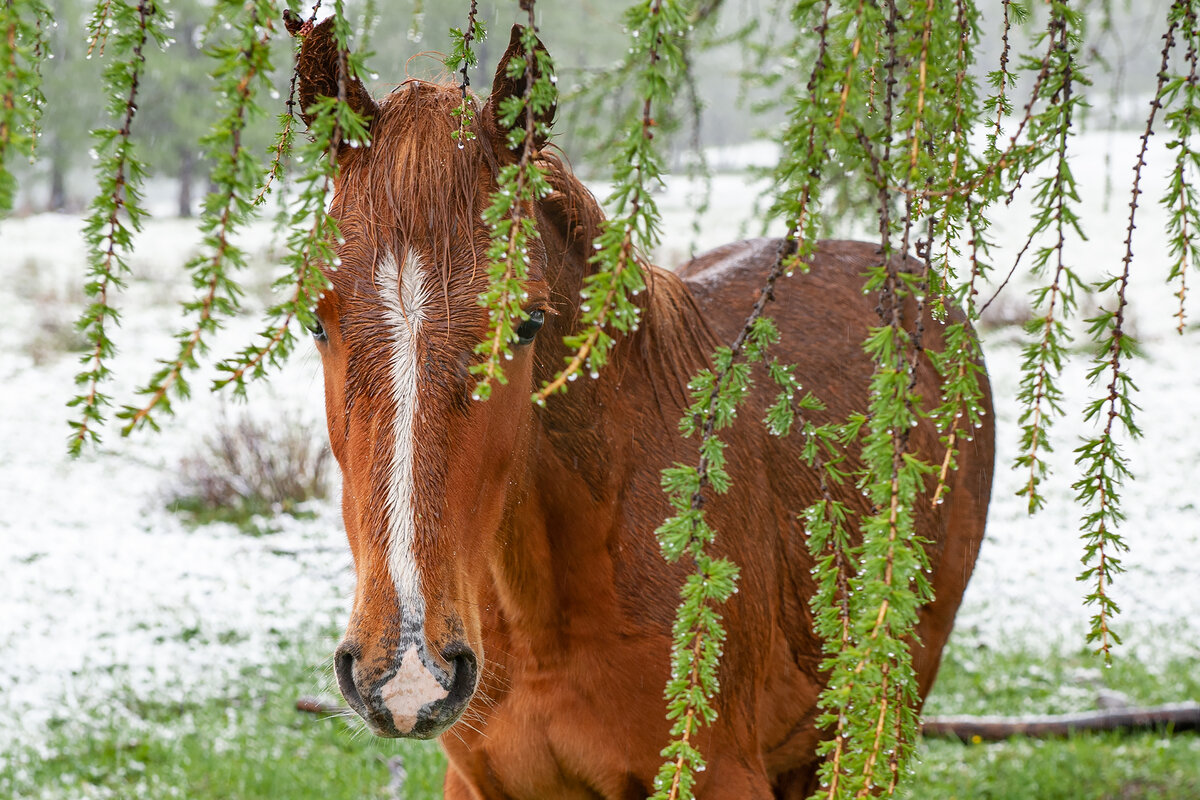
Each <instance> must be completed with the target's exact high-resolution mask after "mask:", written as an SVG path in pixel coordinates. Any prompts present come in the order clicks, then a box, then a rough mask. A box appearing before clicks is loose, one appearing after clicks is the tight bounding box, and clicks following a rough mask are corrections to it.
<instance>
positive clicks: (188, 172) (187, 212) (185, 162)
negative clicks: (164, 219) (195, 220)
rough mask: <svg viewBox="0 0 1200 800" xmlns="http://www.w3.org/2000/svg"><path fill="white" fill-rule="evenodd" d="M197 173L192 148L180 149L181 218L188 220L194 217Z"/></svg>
mask: <svg viewBox="0 0 1200 800" xmlns="http://www.w3.org/2000/svg"><path fill="white" fill-rule="evenodd" d="M195 171H196V164H195V159H194V158H193V157H192V150H191V148H190V147H186V146H184V147H180V148H179V216H180V217H181V218H184V219H186V218H187V217H190V216H191V215H192V177H193V174H194V173H195Z"/></svg>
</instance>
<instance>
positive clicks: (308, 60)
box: [283, 10, 379, 125]
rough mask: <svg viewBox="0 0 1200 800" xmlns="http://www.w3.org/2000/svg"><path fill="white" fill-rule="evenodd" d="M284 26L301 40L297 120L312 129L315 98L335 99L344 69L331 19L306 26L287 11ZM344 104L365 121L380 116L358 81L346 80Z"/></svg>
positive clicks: (372, 99) (347, 76) (367, 93)
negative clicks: (298, 113) (301, 120)
mask: <svg viewBox="0 0 1200 800" xmlns="http://www.w3.org/2000/svg"><path fill="white" fill-rule="evenodd" d="M283 24H284V25H285V26H286V27H287V29H288V33H290V34H291V35H292V36H299V37H300V56H299V58H298V59H297V61H296V73H297V74H298V75H299V78H300V80H299V89H300V116H301V117H303V118H304V124H305V125H311V124H312V121H313V115H312V114H311V113H310V112H309V109H311V108H312V105H313V103H314V102H316V99H317V98H318V97H337V96H338V73H339V72H340V71H342V70H344V69H345V66H344V65H343V64H341V63H340V62H341V58H340V55H341V54H339V53H338V46H337V40H336V39H335V38H334V36H333V18H332V17H330V18H329V19H327V20H325V21H324V22H322V23H321V24H320V25H316V26H314V25H313V24H312V23H309V22H305V21H304V20H302V19H301V18H300V16H299V15H297V14H293V13H292V12H291V11H290V10H284V12H283ZM345 90H346V102H348V103H349V104H350V108H352V109H354V111H355V112H356V113H358V114H359V115H360V116H362V117H363V118H365V119H366V120H367V124H368V125H370V124H371V120H373V119H374V118H375V117H377V116H378V115H379V106H378V105H376V104H375V99H374V98H372V97H371V93H370V92H368V91H367V87H365V86H363V84H362V81H360V80H359V79H358V78H353V77H350V76H349V75H346V76H345Z"/></svg>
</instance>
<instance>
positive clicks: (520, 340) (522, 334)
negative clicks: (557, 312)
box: [517, 308, 546, 344]
mask: <svg viewBox="0 0 1200 800" xmlns="http://www.w3.org/2000/svg"><path fill="white" fill-rule="evenodd" d="M545 322H546V312H544V311H542V310H541V309H540V308H539V309H538V310H537V311H530V312H529V319H527V320H525V321H524V322H522V323H521V324H520V325H518V326H517V344H529V343H530V342H532V341H533V337H534V336H537V332H538V331H540V330H541V329H542V325H544V324H545Z"/></svg>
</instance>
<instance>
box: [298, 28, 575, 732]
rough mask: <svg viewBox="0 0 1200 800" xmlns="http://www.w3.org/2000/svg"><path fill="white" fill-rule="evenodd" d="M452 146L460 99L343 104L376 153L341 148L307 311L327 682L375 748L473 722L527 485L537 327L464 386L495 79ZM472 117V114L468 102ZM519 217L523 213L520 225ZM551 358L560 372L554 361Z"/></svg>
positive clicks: (356, 91) (314, 85) (531, 290)
mask: <svg viewBox="0 0 1200 800" xmlns="http://www.w3.org/2000/svg"><path fill="white" fill-rule="evenodd" d="M514 46H515V47H519V44H517V40H516V38H515V37H514V45H513V46H510V49H509V52H508V53H506V54H505V57H504V59H503V60H502V62H501V65H500V67H499V69H498V71H497V79H496V83H495V86H494V91H493V94H492V97H491V98H490V99H489V101H488V103H487V104H486V105H484V107H483V108H481V109H479V110H478V113H477V114H476V117H477V119H476V122H475V129H476V132H477V138H476V139H474V140H471V141H464V142H463V143H462V146H461V147H460V146H459V145H458V144H457V143H456V142H455V140H454V138H453V137H452V136H451V133H452V131H454V130H455V129H456V128H457V126H458V120H457V118H456V117H455V116H454V115H452V114H451V112H452V111H453V110H454V109H455V108H457V107H458V106H459V103H460V99H461V95H460V92H459V89H458V87H457V86H439V85H433V84H428V83H423V82H418V81H410V82H407V83H405V84H402V85H401V86H399V87H398V88H397V89H396V90H395V91H393V92H392V93H391V94H390V95H389V96H388V97H387V98H385V99H384V100H382V101H381V102H380V103H379V104H376V103H375V102H374V101H373V100H371V98H370V95H369V94H367V93H366V91H365V90H364V89H363V88H362V87H361V85H360V84H357V82H352V83H353V85H349V86H343V91H344V92H345V96H346V97H348V98H349V99H350V101H351V102H352V103H355V104H356V106H357V107H358V110H359V111H361V112H363V113H364V114H366V115H367V116H369V117H370V118H371V121H370V130H371V135H372V140H373V142H372V144H371V146H370V147H361V148H352V147H343V148H342V149H341V151H340V152H339V153H338V155H337V157H338V159H339V161H340V164H341V174H340V177H339V178H338V181H337V184H336V189H335V196H334V200H333V206H332V213H333V215H334V217H336V218H337V219H338V221H339V224H340V228H341V233H342V237H343V239H344V241H343V242H342V243H341V244H339V246H338V248H337V253H338V258H339V260H340V263H337V264H335V265H329V266H328V267H327V268H326V275H327V277H328V278H329V281H330V283H331V286H330V288H329V289H328V290H327V291H326V292H325V294H324V295H323V296H322V298H321V300H320V302H319V304H318V306H317V316H318V318H319V321H320V329H319V330H317V331H316V332H315V335H316V339H317V347H318V349H319V351H320V353H321V359H322V364H323V368H324V374H325V404H326V414H327V417H328V423H329V438H330V443H331V445H332V449H333V452H334V455H335V456H336V457H337V460H338V463H339V464H340V465H341V469H342V475H343V482H344V488H343V497H342V509H343V516H344V519H345V526H346V533H347V536H348V538H349V541H350V548H351V551H352V553H353V557H354V568H355V573H356V587H355V592H354V605H353V611H352V614H351V617H350V621H349V625H348V627H347V631H346V636H345V639H344V640H343V642H342V643H341V645H340V646H339V647H338V649H337V653H336V656H335V669H336V673H337V679H338V683H339V685H340V687H341V690H342V693H343V694H344V696H345V698H346V700H347V701H348V702H349V704H350V705H351V706H352V707H353V708H354V710H355V711H357V712H358V713H359V714H360V715H361V716H362V717H363V718H364V719H365V720H366V721H367V724H368V725H369V726H370V728H371V730H373V731H374V732H375V733H376V734H379V735H383V736H413V737H422V738H429V737H432V736H436V735H438V734H440V733H442V732H443V731H445V730H446V729H447V728H449V727H450V726H451V725H453V724H454V723H455V722H456V721H457V720H458V719H459V717H460V716H461V715H462V713H463V711H464V710H465V709H466V707H467V705H468V703H469V702H470V700H471V698H472V696H473V694H474V693H475V691H476V688H477V684H478V682H479V677H480V674H481V669H482V659H483V657H484V654H483V652H482V632H481V629H482V624H483V623H482V621H481V614H482V609H481V608H479V597H480V591H479V589H480V587H482V586H485V585H487V584H486V581H487V579H488V574H489V563H490V561H491V559H492V558H493V557H494V554H495V552H496V550H497V541H496V540H497V539H498V538H499V537H498V532H499V531H500V530H501V527H502V522H503V520H504V517H505V515H506V513H509V512H510V511H511V508H510V506H511V503H512V498H513V497H514V496H516V495H517V494H518V493H519V492H520V489H521V485H522V483H523V482H526V481H528V480H529V470H528V468H527V465H526V464H525V463H524V460H523V459H524V455H525V454H526V453H527V451H528V443H529V438H530V436H531V431H532V428H533V424H532V422H533V409H532V404H531V403H530V401H529V397H530V393H531V389H532V387H533V382H534V376H533V369H534V355H533V354H534V351H535V349H536V347H537V343H538V341H542V340H544V339H546V338H547V335H550V334H551V333H552V332H551V328H552V326H551V325H547V326H546V328H547V330H546V331H545V332H544V334H543V336H542V337H538V329H539V327H540V320H541V318H542V314H541V313H534V314H533V316H532V319H530V320H528V321H525V322H524V323H523V324H521V325H520V327H519V329H518V334H519V336H520V340H519V342H515V343H514V345H513V358H512V360H511V361H507V362H506V363H505V364H504V367H505V371H506V374H507V377H508V383H507V384H504V385H496V386H495V388H494V390H493V393H492V396H491V398H490V399H489V400H488V401H487V402H478V401H475V400H473V399H472V392H473V389H474V387H475V382H476V379H475V377H474V376H472V375H471V374H469V372H468V369H469V367H470V366H471V365H472V363H475V360H476V358H477V357H476V356H475V355H474V350H475V347H476V346H477V345H478V344H479V343H480V342H481V341H482V340H483V339H484V338H485V336H486V335H487V331H488V312H487V310H486V309H484V308H482V307H480V306H479V304H478V302H477V298H478V296H479V294H480V292H481V291H483V290H484V289H485V288H486V286H487V272H486V264H487V257H486V250H487V247H488V244H489V240H488V230H487V228H486V227H485V226H484V224H483V222H482V220H481V217H480V215H481V212H483V210H484V209H485V208H486V207H487V205H488V203H489V195H490V194H491V192H492V191H493V190H494V189H495V188H496V175H497V171H498V169H499V168H500V167H501V166H502V165H503V164H505V163H511V161H512V159H513V158H514V155H513V154H512V153H511V152H509V151H508V149H507V147H506V145H505V144H504V137H503V136H502V135H500V132H499V130H498V128H497V119H496V116H497V113H498V109H497V107H498V104H499V103H500V102H501V101H502V100H503V97H504V96H505V94H506V93H511V92H513V91H519V90H520V88H521V86H520V85H519V84H518V83H517V82H515V81H513V80H511V79H509V78H507V76H506V67H507V63H508V61H509V58H510V57H511V56H512V55H513V53H514ZM300 64H301V100H302V103H305V107H306V106H307V103H308V102H311V100H312V98H313V96H314V94H332V93H336V91H337V88H336V87H337V77H336V76H337V69H338V67H337V56H336V48H334V47H332V46H331V42H330V30H329V27H328V24H325V25H322V26H318V27H317V28H316V29H315V30H313V31H312V32H311V33H310V34H309V35H308V36H307V37H306V38H305V41H304V43H303V46H302V52H301V59H300ZM469 102H472V104H473V102H474V101H473V100H471V101H469ZM529 212H530V213H538V212H535V209H532V208H531V209H529ZM530 256H531V268H530V274H529V278H528V280H527V282H526V283H525V286H524V290H525V293H526V296H525V297H524V302H523V305H524V308H525V309H526V310H527V311H529V312H542V311H543V310H544V311H545V312H547V313H549V312H551V311H552V308H551V295H550V292H551V286H550V277H549V276H548V275H547V270H548V266H547V259H546V247H545V246H544V245H543V244H542V243H541V242H540V241H536V240H535V241H534V242H533V243H532V245H531V248H530ZM556 360H557V359H556Z"/></svg>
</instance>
